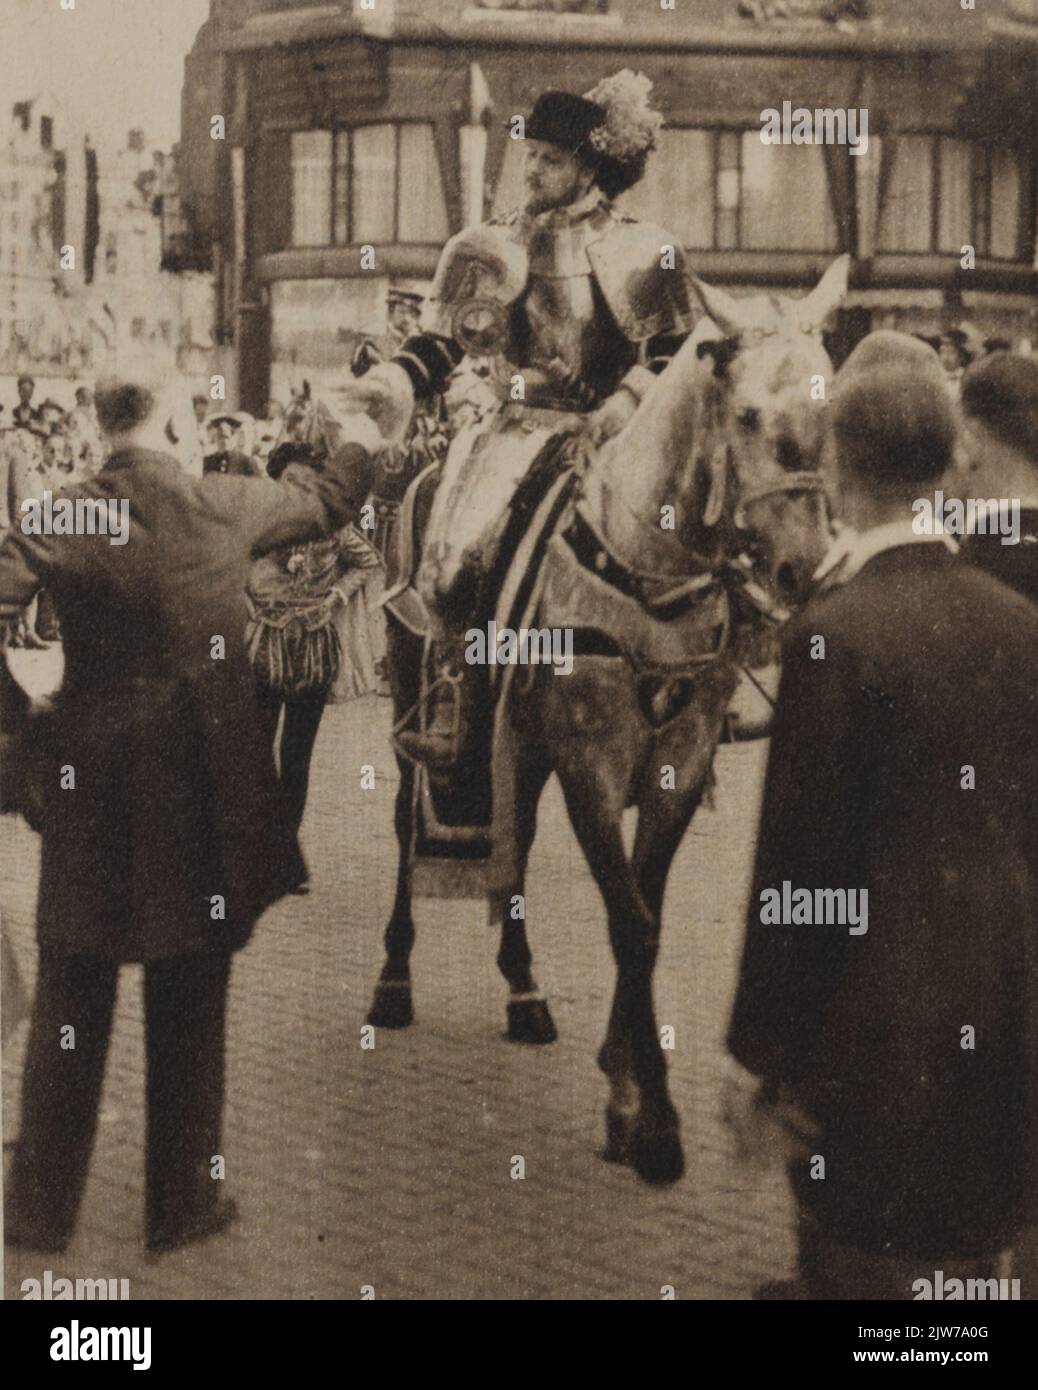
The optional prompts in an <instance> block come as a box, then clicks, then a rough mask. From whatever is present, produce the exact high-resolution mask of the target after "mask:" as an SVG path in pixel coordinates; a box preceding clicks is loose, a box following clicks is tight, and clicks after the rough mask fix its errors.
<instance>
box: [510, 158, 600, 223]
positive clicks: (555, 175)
mask: <svg viewBox="0 0 1038 1390" xmlns="http://www.w3.org/2000/svg"><path fill="white" fill-rule="evenodd" d="M523 145H524V151H525V165H524V169H523V184H524V189H525V193H526V210H527V212H530V213H534V214H536V213H539V212H549V211H550V210H551V209H552V208H564V207H568V206H569V204H570V203H575V202H576V201H577V200H578V198H582V197H583V196H584V194H585V193H586V192H587V190H588V189H589V188H590V187H591V183H592V175H591V173H590V171H589V170H588V169H587V168H585V166H584V165H583V164H581V162H580V160H579V159H578V158H577V156H576V155H574V154H569V153H568V152H567V151H566V150H563V149H560V148H559V146H558V145H552V144H549V142H548V141H547V140H525V141H524V142H523Z"/></svg>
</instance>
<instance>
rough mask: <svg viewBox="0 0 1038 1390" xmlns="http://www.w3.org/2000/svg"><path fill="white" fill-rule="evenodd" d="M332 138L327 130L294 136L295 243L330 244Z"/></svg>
mask: <svg viewBox="0 0 1038 1390" xmlns="http://www.w3.org/2000/svg"><path fill="white" fill-rule="evenodd" d="M331 199H332V137H331V132H330V131H327V130H297V131H295V132H294V133H293V135H292V244H293V245H294V246H327V244H328V239H329V236H330V233H331Z"/></svg>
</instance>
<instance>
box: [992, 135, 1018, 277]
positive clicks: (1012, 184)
mask: <svg viewBox="0 0 1038 1390" xmlns="http://www.w3.org/2000/svg"><path fill="white" fill-rule="evenodd" d="M1020 182H1021V180H1020V156H1019V154H1018V153H1017V152H1016V150H1007V149H993V150H992V151H991V255H992V256H998V257H999V258H1000V259H1003V260H1007V261H1008V260H1014V261H1015V260H1017V259H1019V256H1020Z"/></svg>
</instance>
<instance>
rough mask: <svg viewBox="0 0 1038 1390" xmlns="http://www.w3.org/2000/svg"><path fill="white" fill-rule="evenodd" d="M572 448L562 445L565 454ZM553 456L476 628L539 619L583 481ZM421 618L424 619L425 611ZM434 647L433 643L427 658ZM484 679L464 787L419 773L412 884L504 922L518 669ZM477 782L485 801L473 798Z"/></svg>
mask: <svg viewBox="0 0 1038 1390" xmlns="http://www.w3.org/2000/svg"><path fill="white" fill-rule="evenodd" d="M563 443H564V440H562V441H560V446H561V444H563ZM545 452H546V458H545V459H544V461H543V466H542V464H541V462H540V461H539V462H538V465H537V466H536V467H535V469H534V470H533V476H532V477H530V478H529V480H528V481H527V482H524V484H523V487H522V489H521V494H520V497H519V498H517V509H516V511H514V512H511V513H510V514H509V525H508V526H507V527H506V529H505V536H504V542H503V552H502V554H501V555H500V556H499V557H498V560H499V565H497V566H494V569H493V571H492V573H491V580H492V583H493V585H494V586H495V594H496V603H495V604H494V606H493V607H491V608H489V609H487V610H484V611H483V612H482V613H480V614H479V616H477V617H476V618H475V619H474V621H475V622H476V623H479V622H481V621H482V622H486V621H487V620H488V619H489V618H490V617H491V616H493V617H494V619H495V621H496V622H497V624H498V628H499V629H500V628H503V627H508V626H511V627H513V628H518V627H523V626H526V625H528V623H529V622H530V621H532V618H533V615H534V613H535V612H536V608H537V603H538V600H539V596H540V587H541V583H542V575H543V570H544V555H545V550H546V547H547V545H548V542H549V540H550V538H551V536H552V534H553V532H554V531H555V529H556V528H557V525H558V523H559V518H560V516H561V515H562V514H563V513H564V512H565V511H566V509H567V507H568V504H569V497H570V493H571V491H572V487H573V483H574V481H575V475H574V473H573V472H572V470H570V469H568V468H567V467H566V466H565V461H564V459H563V458H562V456H561V455H562V449H561V447H559V448H556V449H554V450H548V451H545ZM411 613H412V616H415V615H416V613H417V609H412V610H411ZM429 640H431V639H429V637H428V635H427V650H428V642H429ZM472 675H473V676H474V675H476V673H475V672H474V673H472ZM479 675H480V676H481V677H482V678H483V681H484V699H485V700H486V702H487V708H486V711H485V712H486V719H485V720H483V721H480V722H481V723H482V725H483V727H484V728H485V730H486V733H485V735H484V736H483V737H477V738H475V739H474V740H473V747H472V749H471V750H470V752H469V756H468V757H467V759H466V761H465V765H464V767H459V769H457V785H456V787H454V788H452V786H451V783H450V782H449V781H448V782H447V783H446V784H444V783H441V782H439V780H438V781H437V785H436V786H435V787H434V786H433V785H432V784H431V783H430V780H429V778H428V776H427V774H426V772H425V769H424V768H418V769H417V770H416V817H415V820H416V829H415V841H414V852H413V855H412V879H413V887H414V892H415V894H416V895H417V896H427V897H465V898H473V897H483V896H485V897H487V898H488V901H489V906H490V915H491V922H494V921H496V920H498V914H499V912H500V902H501V897H500V895H501V894H502V893H503V892H504V891H505V890H506V889H507V888H508V887H509V886H510V885H512V884H514V883H515V881H516V876H517V873H518V856H517V852H516V841H515V794H514V780H513V768H514V759H515V757H516V749H515V746H514V743H513V738H514V731H513V729H512V723H511V720H510V718H509V715H508V700H509V694H510V691H511V684H512V680H513V679H514V678H515V676H516V668H515V667H514V666H511V665H508V666H503V667H502V666H491V667H490V668H489V670H488V671H487V672H486V673H482V672H481V673H479ZM488 677H489V679H488ZM473 783H476V784H477V785H478V787H479V789H480V792H481V793H482V794H481V795H476V796H473V791H472V787H473ZM452 796H454V797H455V798H456V800H457V801H460V802H462V803H463V804H464V805H465V806H473V805H482V808H483V810H482V812H481V814H480V815H479V820H480V822H481V824H479V825H478V826H472V825H464V826H462V825H459V824H458V823H457V821H458V816H457V814H456V811H457V807H456V806H452V805H451V799H452Z"/></svg>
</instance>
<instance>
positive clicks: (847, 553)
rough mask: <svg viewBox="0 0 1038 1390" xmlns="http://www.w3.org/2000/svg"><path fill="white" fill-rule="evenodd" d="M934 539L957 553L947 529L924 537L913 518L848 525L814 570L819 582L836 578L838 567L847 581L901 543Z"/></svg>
mask: <svg viewBox="0 0 1038 1390" xmlns="http://www.w3.org/2000/svg"><path fill="white" fill-rule="evenodd" d="M935 541H939V542H940V543H941V544H942V545H945V546H947V547H948V549H949V550H950V551H951V553H952V554H953V555H957V554H958V552H959V543H958V541H956V540H955V539H954V538H953V537H952V536H949V535H948V534H947V532H941V533H938V534H935V535H922V536H921V535H919V534H918V533H917V532H915V531H913V530H912V518H910V517H909V518H907V519H906V520H904V521H888V522H885V523H884V524H883V525H882V526H870V527H869V529H868V530H867V531H855V530H854V528H853V527H852V526H845V527H844V528H843V530H842V531H840V533H839V535H838V536H837V537H836V539H835V540H834V541H833V543H832V545H831V546H830V547H829V549H828V551H827V552H826V554H825V558H824V559H823V560H822V563H821V564H820V565H819V566H818V568H817V569H816V570H815V573H814V578H815V580H816V581H820V580H823V579H825V578H827V577H828V576H830V575H832V576H833V577H834V579H835V578H837V576H836V575H835V574H834V571H835V570H836V569H837V568H839V570H840V573H839V576H838V579H839V582H840V583H845V582H846V581H847V580H848V579H850V578H852V577H853V576H854V575H856V574H857V573H858V571H859V570H860V569H862V568H864V566H865V565H867V564H868V562H869V561H870V560H871V559H872V558H873V556H875V555H879V554H880V553H881V551H884V550H894V549H895V548H896V547H897V546H901V545H927V544H932V543H933V542H935Z"/></svg>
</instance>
